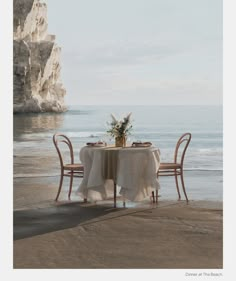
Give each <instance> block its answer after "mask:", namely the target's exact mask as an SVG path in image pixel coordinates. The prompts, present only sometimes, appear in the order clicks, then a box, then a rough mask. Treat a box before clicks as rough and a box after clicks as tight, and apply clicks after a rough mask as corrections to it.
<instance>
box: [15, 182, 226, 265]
mask: <svg viewBox="0 0 236 281" xmlns="http://www.w3.org/2000/svg"><path fill="white" fill-rule="evenodd" d="M52 179H53V178H45V179H44V180H43V181H37V179H36V178H32V179H30V178H28V179H27V180H25V179H24V178H18V179H14V244H13V246H14V249H13V250H14V251H13V260H14V268H36V269H37V268H38V269H43V268H45V269H47V268H48V269H50V268H54V269H64V268H67V269H101V268H103V269H115V268H118V269H138V268H140V269H181V268H182V269H221V268H223V210H222V202H214V201H190V203H189V204H186V202H185V201H177V200H173V201H166V200H163V199H162V198H160V201H159V204H158V205H155V204H152V203H150V202H149V201H144V202H142V203H132V202H127V205H126V208H123V206H122V200H119V199H118V207H117V208H116V209H114V208H113V202H112V200H106V201H102V202H97V203H96V204H95V203H87V204H85V203H83V202H82V201H81V200H79V199H78V197H77V196H76V195H75V194H73V195H72V200H71V201H67V198H66V197H67V196H66V195H67V193H66V190H65V188H64V190H63V191H62V194H61V196H60V201H59V202H58V203H56V202H55V201H54V198H55V195H56V192H57V181H55V180H52ZM36 182H41V183H40V184H39V183H38V184H35V183H36ZM65 186H66V184H65ZM74 190H75V189H74Z"/></svg>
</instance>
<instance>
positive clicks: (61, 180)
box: [55, 171, 64, 201]
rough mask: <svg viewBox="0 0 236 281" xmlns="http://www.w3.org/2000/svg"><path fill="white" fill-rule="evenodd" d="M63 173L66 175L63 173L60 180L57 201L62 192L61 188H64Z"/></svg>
mask: <svg viewBox="0 0 236 281" xmlns="http://www.w3.org/2000/svg"><path fill="white" fill-rule="evenodd" d="M63 173H64V171H61V178H60V183H59V188H58V192H57V197H56V199H55V201H57V199H58V197H59V195H60V192H61V187H62V183H63Z"/></svg>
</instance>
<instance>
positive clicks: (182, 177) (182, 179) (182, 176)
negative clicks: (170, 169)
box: [181, 171, 188, 203]
mask: <svg viewBox="0 0 236 281" xmlns="http://www.w3.org/2000/svg"><path fill="white" fill-rule="evenodd" d="M181 182H182V187H183V192H184V195H185V198H186V201H187V203H188V196H187V193H186V190H185V186H184V175H183V171H181Z"/></svg>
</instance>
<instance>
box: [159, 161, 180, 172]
mask: <svg viewBox="0 0 236 281" xmlns="http://www.w3.org/2000/svg"><path fill="white" fill-rule="evenodd" d="M181 167H182V166H181V164H178V163H161V164H160V167H159V171H160V170H172V169H181Z"/></svg>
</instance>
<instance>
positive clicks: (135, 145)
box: [132, 142, 152, 147]
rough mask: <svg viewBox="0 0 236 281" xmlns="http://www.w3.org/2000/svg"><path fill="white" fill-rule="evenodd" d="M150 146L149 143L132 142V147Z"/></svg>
mask: <svg viewBox="0 0 236 281" xmlns="http://www.w3.org/2000/svg"><path fill="white" fill-rule="evenodd" d="M151 145H152V143H151V142H133V143H132V147H150V146H151Z"/></svg>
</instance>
